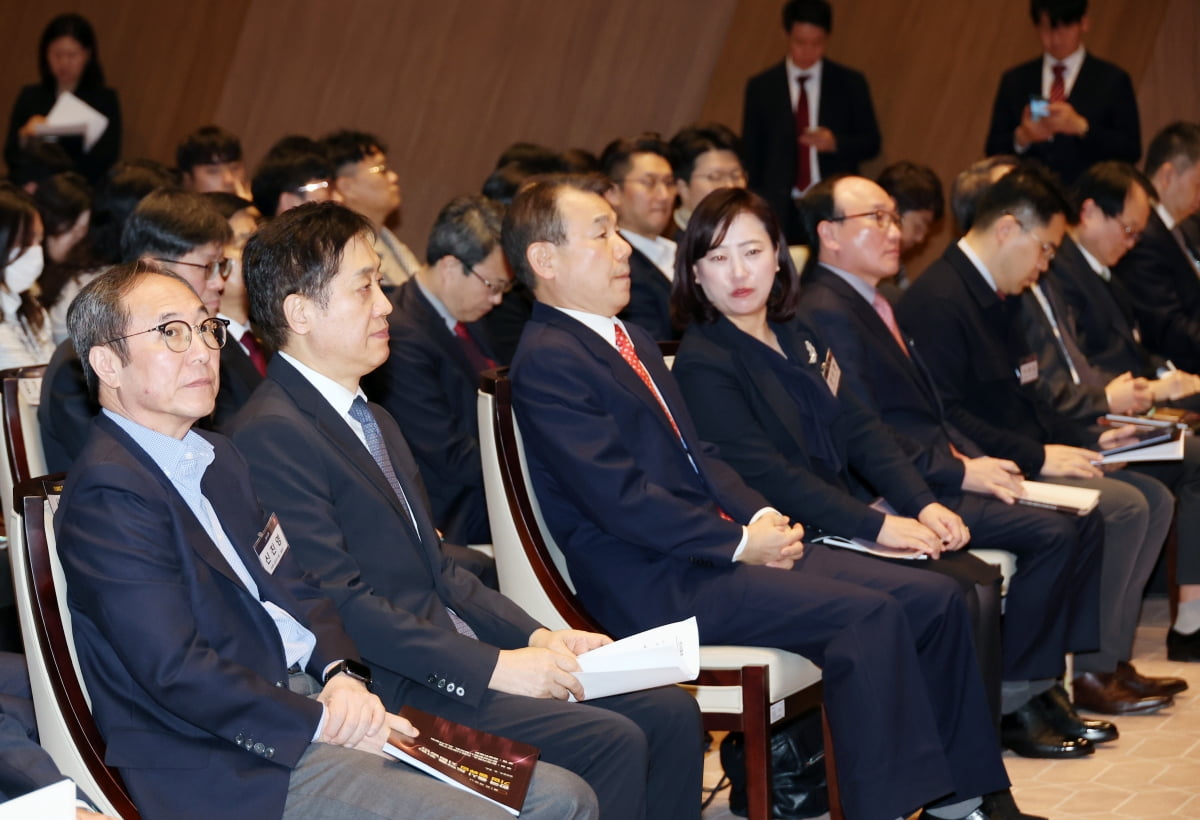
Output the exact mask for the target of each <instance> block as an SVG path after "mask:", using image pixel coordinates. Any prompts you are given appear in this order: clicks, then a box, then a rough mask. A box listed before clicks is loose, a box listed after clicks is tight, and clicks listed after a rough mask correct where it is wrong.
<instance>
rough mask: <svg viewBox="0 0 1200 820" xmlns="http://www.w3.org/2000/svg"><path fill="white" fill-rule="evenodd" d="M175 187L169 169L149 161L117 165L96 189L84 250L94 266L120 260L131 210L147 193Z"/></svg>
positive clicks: (173, 178) (126, 162)
mask: <svg viewBox="0 0 1200 820" xmlns="http://www.w3.org/2000/svg"><path fill="white" fill-rule="evenodd" d="M175 184H176V180H175V176H174V175H173V174H172V173H171V170H170V169H169V168H167V166H165V165H163V164H162V163H161V162H155V161H154V160H150V159H142V160H137V159H134V160H125V161H123V162H118V163H117V164H116V165H114V166H113V167H112V168H111V169H109V172H108V175H107V176H106V177H105V178H104V180H103V181H102V182H101V183H100V185H99V187H98V188H97V189H96V196H95V198H94V199H93V200H92V221H91V224H90V225H89V226H88V236H87V242H88V250H89V252H90V254H91V257H92V258H91V261H92V262H93V263H94V264H96V265H112V264H115V263H117V262H120V261H121V233H122V231H124V229H125V223H126V222H127V221H128V220H129V215H130V214H132V213H133V209H134V208H136V207H137V205H138V203H139V202H141V201H142V199H144V198H145V197H146V195H148V194H149V193H150V192H151V191H154V190H157V189H159V188H166V187H169V186H173V185H175Z"/></svg>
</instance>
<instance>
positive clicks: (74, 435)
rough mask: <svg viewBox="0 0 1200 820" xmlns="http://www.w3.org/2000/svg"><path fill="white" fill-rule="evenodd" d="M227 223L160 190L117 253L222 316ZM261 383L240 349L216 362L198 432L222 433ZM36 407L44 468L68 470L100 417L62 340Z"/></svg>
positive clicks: (206, 206)
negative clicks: (215, 383)
mask: <svg viewBox="0 0 1200 820" xmlns="http://www.w3.org/2000/svg"><path fill="white" fill-rule="evenodd" d="M230 235H231V234H230V228H229V223H228V222H226V221H225V219H224V217H222V216H221V214H220V212H219V211H217V209H216V207H215V206H214V205H213V204H212V202H211V201H209V200H208V199H206V198H205V197H204V195H202V194H196V193H191V192H187V191H181V190H176V189H167V188H162V189H159V190H157V191H155V192H153V193H151V194H149V195H148V196H146V197H145V198H144V199H143V200H142V201H141V202H140V203H138V206H137V208H135V209H134V211H133V214H131V215H130V217H129V221H128V222H126V224H125V228H124V231H123V232H122V234H121V253H122V256H123V257H124V258H125V259H126V260H127V261H133V260H135V259H146V260H154V261H157V262H158V263H159V264H161V265H163V266H164V267H165V268H166V269H167V270H170V271H171V272H173V273H175V274H177V275H179V276H180V277H182V278H183V279H184V280H186V281H187V282H188V284H190V285H191V286H192V288H193V289H194V290H195V291H196V293H198V294H200V298H201V300H202V301H203V302H204V305H205V307H207V308H208V309H209V311H210V312H211V313H212V314H213V315H216V314H217V312H218V311H219V310H220V305H221V295H222V293H223V292H224V290H225V280H226V279H227V278H228V277H229V275H230V273H231V272H232V270H233V263H232V262H231V261H230V260H229V259H228V258H226V256H225V243H226V242H228V241H229V238H230ZM260 381H262V376H260V375H259V374H258V371H257V370H255V368H254V365H253V364H252V363H251V362H250V358H249V356H248V355H247V353H246V351H245V350H244V349H243V348H242V347H241V346H240V344H231V345H229V346H228V347H227V348H226V350H225V352H224V355H222V356H221V387H220V390H219V391H218V393H217V401H216V406H215V409H214V410H213V412H212V414H211V416H210V417H209V418H207V419H206V420H205V421H204V423H203V426H204V427H205V428H207V429H212V430H220V429H221V428H222V425H224V424H225V423H226V422H227V421H229V419H231V418H232V417H233V414H234V413H236V412H237V410H238V408H240V407H241V406H242V404H244V403H245V401H246V399H248V398H249V397H250V393H251V392H252V391H253V390H254V388H255V387H256V386H257V385H258V383H259V382H260ZM42 398H43V401H42V402H40V403H39V405H38V421H39V422H40V424H41V432H42V443H43V446H44V447H45V450H46V466H47V467H48V468H49V469H50V470H52V471H60V470H67V469H69V468H70V466H71V462H72V461H74V459H75V457H76V456H77V455H79V451H80V449H82V446H83V443H84V442H85V441H86V440H87V436H88V427H89V424H90V421H91V419H92V417H93V416H94V415H95V414H96V413H97V412H98V411H99V406H98V405H97V403H96V400H95V397H94V396H92V395H89V393H88V389H87V384H86V382H85V381H84V379H83V369H82V367H81V366H80V363H79V357H78V356H77V355H76V353H75V348H74V347H73V346H72V344H71V341H70V340H69V339H68V340H66V341H64V342H63V343H62V344H61V345H59V346H58V349H57V350H55V351H54V355H53V356H52V357H51V359H50V364H49V366H48V367H47V368H46V374H45V377H44V378H43V379H42Z"/></svg>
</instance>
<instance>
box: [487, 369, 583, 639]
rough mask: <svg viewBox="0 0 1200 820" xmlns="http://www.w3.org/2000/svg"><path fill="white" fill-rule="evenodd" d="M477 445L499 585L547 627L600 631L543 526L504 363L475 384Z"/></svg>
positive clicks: (556, 547)
mask: <svg viewBox="0 0 1200 820" xmlns="http://www.w3.org/2000/svg"><path fill="white" fill-rule="evenodd" d="M478 413H479V450H480V454H481V456H482V459H483V484H484V492H485V494H486V496H487V506H488V521H489V522H490V524H491V528H492V545H493V548H494V549H495V551H496V573H497V575H498V576H499V579H500V591H501V592H503V593H504V594H505V595H507V596H508V597H509V598H511V599H512V600H513V601H515V602H516V603H518V604H520V606H521V607H522V608H523V609H524V610H525V611H526V612H528V613H529V614H530V615H531V616H533V617H534V618H535V619H536V620H538V621H540V622H541V623H543V624H545V625H546V626H547V627H549V628H551V629H562V628H565V627H570V628H573V629H586V630H589V631H592V632H602V631H603V630H602V629H601V628H600V627H599V625H598V624H597V623H596V621H595V620H594V619H593V618H592V616H591V615H589V614H588V612H587V610H586V609H584V608H583V606H582V605H581V604H580V603H579V600H578V599H577V598H576V597H575V588H574V586H573V585H572V584H571V580H570V575H569V574H568V572H567V562H566V558H565V556H563V554H562V550H560V549H559V548H558V545H557V544H556V543H554V538H553V536H551V535H550V533H549V531H548V530H547V529H546V522H545V521H544V520H543V519H542V513H541V508H540V507H539V506H538V502H537V496H536V495H535V494H534V492H533V485H532V484H531V482H530V481H529V469H528V466H527V465H526V463H525V447H524V444H523V443H522V441H521V431H520V430H519V429H518V427H517V421H516V419H515V418H513V412H512V382H510V381H509V380H508V373H507V368H500V369H498V370H492V371H488V372H487V373H485V374H484V377H483V379H482V383H481V385H480V389H479V404H478Z"/></svg>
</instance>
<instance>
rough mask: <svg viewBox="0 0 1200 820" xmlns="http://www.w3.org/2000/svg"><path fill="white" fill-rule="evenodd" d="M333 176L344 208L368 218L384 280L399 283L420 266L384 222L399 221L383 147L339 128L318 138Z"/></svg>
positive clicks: (396, 184) (394, 179) (396, 181)
mask: <svg viewBox="0 0 1200 820" xmlns="http://www.w3.org/2000/svg"><path fill="white" fill-rule="evenodd" d="M321 145H322V146H323V147H324V148H325V151H326V153H327V154H328V155H329V158H330V160H331V161H332V162H333V166H334V169H335V171H336V175H335V176H334V178H333V185H334V190H335V191H336V192H337V193H338V194H339V195H340V197H341V201H342V202H345V203H346V207H347V208H350V209H351V210H354V211H358V212H359V213H360V214H362V215H363V216H365V217H366V218H367V219H369V220H371V227H372V228H373V229H374V231H375V253H377V254H379V270H380V272H382V273H383V279H384V282H386V283H387V284H390V285H400V284H403V283H404V282H405V281H406V280H408V279H409V278H411V277H413V276H415V275H416V273H417V269H418V268H420V267H421V263H420V261H419V260H418V259H417V256H416V254H414V253H413V252H412V250H411V249H410V248H409V247H408V245H405V244H404V243H403V242H401V241H400V238H399V237H398V236H396V234H394V233H392V231H391V229H389V228H388V226H387V223H388V222H389V221H391V220H395V222H396V224H398V223H399V218H400V204H401V202H402V199H401V196H400V177H399V176H398V175H397V174H396V172H395V171H394V170H393V169H392V168H391V167H389V166H388V158H387V146H385V145H384V144H383V142H381V141H380V140H379V138H378V137H376V136H374V135H373V134H366V133H363V132H362V131H349V130H342V131H336V132H334V133H332V134H329V135H328V136H326V137H325V138H323V139H322V140H321Z"/></svg>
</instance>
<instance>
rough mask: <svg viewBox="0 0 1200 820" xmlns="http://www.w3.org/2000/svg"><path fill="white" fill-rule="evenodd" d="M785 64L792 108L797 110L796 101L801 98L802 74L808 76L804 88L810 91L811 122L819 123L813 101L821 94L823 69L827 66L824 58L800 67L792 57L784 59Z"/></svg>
mask: <svg viewBox="0 0 1200 820" xmlns="http://www.w3.org/2000/svg"><path fill="white" fill-rule="evenodd" d="M783 62H784V64H785V65H787V78H788V96H789V97H790V98H791V100H792V110H793V111H795V110H796V101H797V100H798V99H800V80H799V77H800V75H801V74H803V75H804V76H806V77H808V85H806V86H805V87H804V88H805V90H807V91H808V103H809V122H811V123H812V124H813V125H816V124H817V118H816V112H817V108H816V106H815V105H813V102H814V101H815V100H816V99H817V97H818V96H820V94H821V70H822V69H823V68H824V67H825V61H824V60H817V61H816V62H815V63H813V64H812V65H810V66H809V67H808V68H800V67H799V66H797V65H796V64H795V63H793V62H792V58H791V57H787V58H785V59H784V61H783Z"/></svg>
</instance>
